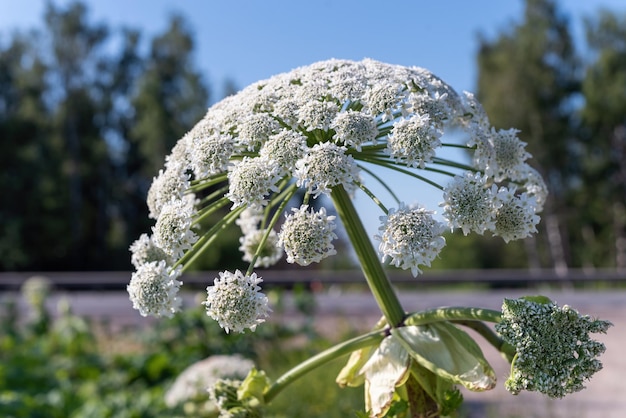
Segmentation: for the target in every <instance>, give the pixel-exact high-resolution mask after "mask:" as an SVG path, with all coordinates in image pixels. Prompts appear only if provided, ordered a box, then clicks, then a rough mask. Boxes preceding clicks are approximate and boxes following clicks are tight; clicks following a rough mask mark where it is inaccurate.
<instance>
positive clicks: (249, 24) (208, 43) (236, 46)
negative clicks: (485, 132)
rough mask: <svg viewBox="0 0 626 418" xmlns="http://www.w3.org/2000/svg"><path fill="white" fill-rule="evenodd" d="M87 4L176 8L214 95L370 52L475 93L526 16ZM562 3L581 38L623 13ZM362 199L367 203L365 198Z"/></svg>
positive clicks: (448, 3)
mask: <svg viewBox="0 0 626 418" xmlns="http://www.w3.org/2000/svg"><path fill="white" fill-rule="evenodd" d="M55 3H56V4H60V5H64V4H67V3H69V2H68V1H65V0H62V1H61V0H57V1H55ZM85 3H86V4H87V5H88V7H89V10H90V18H91V20H92V21H95V22H98V21H102V22H104V23H107V24H108V25H109V26H111V27H112V28H119V27H121V26H124V25H126V26H130V27H135V28H140V29H142V30H143V32H144V33H145V34H146V35H149V36H152V35H154V34H157V33H159V32H161V31H163V30H164V29H165V28H166V25H167V21H168V16H169V15H170V14H171V13H172V12H179V13H180V14H182V15H183V16H184V17H185V18H186V19H187V21H188V23H189V24H190V26H191V28H192V29H193V31H194V34H195V37H196V43H197V44H196V47H197V56H196V59H197V66H198V67H199V68H200V69H201V70H202V71H203V73H204V74H205V77H206V80H207V81H208V82H209V83H210V84H211V86H212V87H213V91H214V94H213V98H214V99H216V98H217V97H218V96H220V94H221V92H220V88H221V86H222V84H223V81H224V80H225V79H227V78H230V79H232V80H233V81H234V82H235V83H236V85H238V86H239V87H244V86H246V85H248V84H250V83H252V82H254V81H257V80H260V79H265V78H268V77H271V76H272V75H274V74H277V73H281V72H285V71H289V70H291V69H293V68H295V67H299V66H302V65H307V64H310V63H313V62H315V61H319V60H324V59H328V58H343V59H354V60H360V59H362V58H365V57H368V58H373V59H376V60H380V61H385V62H389V63H393V64H401V65H417V66H421V67H425V68H427V69H429V70H430V71H432V72H434V73H435V74H436V75H438V76H439V77H441V78H442V79H443V80H445V81H446V82H448V83H449V84H450V85H452V87H454V88H455V89H456V90H458V91H462V90H469V91H473V90H474V86H475V78H476V65H475V55H476V50H477V48H478V34H479V33H481V34H483V35H485V36H487V37H493V36H495V35H496V34H498V33H499V32H500V31H502V30H506V29H507V28H509V27H511V25H512V23H513V22H515V21H519V20H520V19H521V18H522V13H523V5H524V2H523V1H522V0H473V1H467V0H464V1H452V0H438V1H432V0H431V1H425V0H396V1H393V2H384V1H380V0H377V1H374V0H336V1H333V0H318V1H312V0H309V1H305V0H265V1H263V0H219V1H218V0H204V1H200V0H197V1H192V0H181V1H166V0H125V1H120V0H91V1H85ZM45 4H46V1H45V0H0V34H2V35H5V36H6V34H7V33H10V31H12V30H15V29H25V28H31V27H33V26H35V25H40V24H41V21H42V13H43V9H44V6H45ZM559 5H560V9H561V11H562V12H564V13H565V14H566V15H568V16H569V18H570V21H571V25H572V26H571V28H572V31H573V34H574V36H575V38H576V39H578V40H579V41H580V40H582V38H583V29H582V23H581V22H582V20H581V18H582V16H584V15H589V14H592V13H594V12H595V11H596V10H598V9H599V8H601V7H605V8H609V9H611V10H614V11H621V12H626V3H625V2H624V0H597V1H593V0H561V1H560V2H559ZM0 39H2V38H1V37H0ZM146 39H147V37H146ZM399 181H406V180H405V179H399ZM404 189H405V192H406V196H407V203H415V202H413V201H418V202H419V203H422V204H424V205H425V206H427V207H429V208H430V209H436V206H437V203H438V201H439V200H440V199H439V197H438V196H435V195H433V194H432V193H430V192H429V191H427V190H426V191H423V190H422V189H420V188H418V186H413V185H411V186H410V187H405V188H404ZM431 191H432V190H431ZM415 196H418V197H419V198H418V199H415V198H414V197H415ZM412 200H413V201H412ZM363 207H365V208H366V209H365V210H368V209H367V208H368V206H367V204H365V205H364V206H363ZM369 209H372V210H373V209H375V208H369ZM375 224H376V222H373V223H372V224H371V225H375ZM372 228H373V227H372ZM373 230H375V228H373Z"/></svg>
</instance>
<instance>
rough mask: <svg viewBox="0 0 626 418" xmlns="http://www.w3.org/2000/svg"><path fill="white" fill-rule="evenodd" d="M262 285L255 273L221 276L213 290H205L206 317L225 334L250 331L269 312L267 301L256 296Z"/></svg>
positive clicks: (260, 295)
mask: <svg viewBox="0 0 626 418" xmlns="http://www.w3.org/2000/svg"><path fill="white" fill-rule="evenodd" d="M262 281H263V280H262V279H261V278H260V277H257V275H256V273H252V274H251V275H244V274H243V273H242V272H241V271H239V270H235V272H234V273H231V272H229V271H224V272H221V273H220V276H219V277H218V278H216V279H215V280H214V283H213V286H209V287H207V299H206V301H205V302H203V303H204V305H205V306H206V312H207V315H209V316H210V317H211V318H213V319H214V320H216V321H217V323H218V324H219V325H220V326H221V327H222V328H224V330H226V332H230V331H231V330H232V331H234V332H240V333H242V332H243V331H244V330H245V329H246V328H249V329H250V330H252V331H254V330H255V329H256V327H257V325H258V324H260V323H262V322H265V319H266V318H267V317H268V316H269V312H271V309H270V308H269V306H268V300H267V297H266V296H265V295H264V294H263V293H261V292H260V290H261V288H260V287H259V283H261V282H262Z"/></svg>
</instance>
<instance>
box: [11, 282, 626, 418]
mask: <svg viewBox="0 0 626 418" xmlns="http://www.w3.org/2000/svg"><path fill="white" fill-rule="evenodd" d="M537 293H541V294H545V295H546V296H549V297H550V298H551V299H553V300H554V301H556V302H557V303H559V304H560V305H563V304H568V305H570V306H572V307H573V308H575V309H577V310H578V311H580V312H581V313H583V314H588V315H591V316H593V317H598V318H601V319H605V320H609V321H611V322H612V323H613V324H614V326H613V327H612V328H610V329H609V332H608V333H607V334H606V335H597V336H596V338H597V339H598V340H600V341H602V342H603V343H604V344H605V345H606V347H607V351H606V353H604V354H603V356H602V357H601V360H602V362H603V364H604V369H603V370H601V371H600V372H599V373H598V374H596V375H595V376H594V378H593V379H592V380H591V381H589V382H588V384H587V389H586V390H584V391H582V392H579V393H576V394H573V395H570V396H568V397H566V398H565V399H562V400H550V399H548V398H546V397H544V396H542V395H538V394H534V393H523V394H521V395H518V396H512V395H510V394H509V393H507V392H506V390H505V389H504V387H503V386H504V385H503V382H504V380H505V379H506V376H507V374H508V369H509V367H508V363H506V362H505V361H504V360H502V358H501V357H500V355H499V354H498V353H497V352H496V350H494V349H493V348H492V347H491V346H489V345H486V344H483V343H482V339H480V338H478V341H479V343H480V344H481V346H482V347H483V351H484V353H485V356H486V357H487V359H488V360H489V361H490V363H491V365H492V366H493V367H494V369H495V370H496V373H497V376H498V385H497V387H496V389H494V390H492V391H489V392H487V393H478V394H477V393H469V392H467V393H464V395H465V398H466V399H467V401H468V403H469V404H470V405H472V411H473V412H472V414H473V415H472V418H474V417H476V418H478V417H514V416H516V417H525V418H534V417H536V418H546V417H553V418H561V417H567V418H595V417H603V418H622V417H624V416H626V412H625V411H626V376H625V373H626V356H625V355H622V349H623V347H624V345H626V291H621V290H606V291H584V292H580V291H560V290H546V291H545V292H537V291H528V290H501V291H485V292H476V291H450V292H444V291H423V292H420V293H416V292H406V291H404V292H399V297H400V300H401V302H402V305H403V306H404V307H405V309H406V310H407V311H417V310H422V309H428V308H435V307H441V306H474V307H484V308H491V309H499V308H500V306H501V304H502V300H503V299H504V298H505V297H508V298H513V297H519V296H524V295H527V294H537ZM9 297H18V299H19V295H17V294H15V293H12V294H9V293H4V294H0V298H9ZM201 297H202V295H198V294H191V293H186V294H184V298H185V301H186V303H188V304H194V303H199V300H200V299H201ZM62 298H63V299H65V300H67V301H68V302H69V303H70V305H71V306H72V310H73V312H74V313H76V314H78V315H85V316H87V317H91V318H93V319H96V320H107V321H109V322H110V323H111V324H113V325H114V326H127V325H138V326H149V325H150V324H152V323H153V322H154V319H151V318H150V319H147V318H143V317H141V316H140V315H139V314H138V312H137V311H135V310H133V309H132V306H131V303H130V302H129V300H128V295H127V294H126V293H125V292H71V293H66V294H62V293H58V294H55V295H54V297H51V298H50V300H49V303H50V308H51V309H54V306H56V304H57V302H58V301H59V300H60V299H62ZM280 302H281V304H282V305H283V306H284V310H283V311H282V312H278V310H277V309H275V311H276V312H275V314H274V315H273V316H272V319H271V320H273V321H278V320H281V321H290V322H291V323H293V324H294V325H296V326H297V325H298V322H302V321H304V320H305V319H306V318H304V317H303V316H302V315H301V314H299V313H298V312H297V310H296V309H295V308H294V300H293V297H292V295H291V294H290V293H285V294H282V296H281V301H280ZM315 302H316V306H317V310H316V314H315V317H314V318H312V319H313V320H314V321H315V324H316V327H317V329H318V330H319V331H320V332H323V333H325V334H327V335H329V337H331V338H332V337H333V336H336V335H338V334H340V333H341V331H342V330H346V331H347V330H351V329H359V330H364V331H365V330H367V329H369V327H371V326H372V325H373V324H374V323H375V322H376V321H377V320H378V318H379V317H380V311H379V310H378V308H377V306H376V304H375V301H374V299H373V298H372V296H371V295H370V294H369V293H357V292H348V293H346V292H343V291H341V289H340V288H333V287H330V288H328V289H324V290H322V291H319V292H316V293H315ZM19 304H20V306H21V307H25V305H24V303H23V301H21V300H20V301H19Z"/></svg>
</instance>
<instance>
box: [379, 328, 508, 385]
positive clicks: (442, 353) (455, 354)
mask: <svg viewBox="0 0 626 418" xmlns="http://www.w3.org/2000/svg"><path fill="white" fill-rule="evenodd" d="M391 335H392V336H393V337H394V339H396V340H397V341H398V342H399V343H400V344H402V346H403V347H404V348H405V349H406V350H407V351H408V352H409V354H410V355H411V357H412V358H413V359H415V361H417V362H418V363H419V364H420V365H421V366H423V367H425V368H426V369H428V370H430V371H431V372H433V373H435V374H436V375H437V376H439V377H442V378H444V379H448V380H450V381H452V382H454V383H458V384H461V385H463V386H465V387H466V388H467V389H469V390H472V391H484V390H489V389H493V387H494V386H495V384H496V376H495V372H494V371H493V369H492V368H491V366H490V365H489V363H488V362H487V360H486V359H485V357H484V356H483V353H482V350H481V349H480V347H479V346H478V344H476V342H475V341H474V340H473V339H472V338H471V337H470V336H469V335H467V333H465V332H463V331H461V330H460V329H458V328H457V327H455V326H454V325H452V324H451V323H449V322H437V323H433V324H429V325H419V326H407V327H401V328H394V329H392V330H391ZM431 390H432V389H431Z"/></svg>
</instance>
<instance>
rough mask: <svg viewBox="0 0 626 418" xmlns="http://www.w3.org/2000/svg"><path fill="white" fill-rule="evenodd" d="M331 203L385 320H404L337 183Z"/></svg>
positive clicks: (370, 244) (361, 224) (402, 312)
mask: <svg viewBox="0 0 626 418" xmlns="http://www.w3.org/2000/svg"><path fill="white" fill-rule="evenodd" d="M331 197H332V199H333V203H334V204H335V208H336V209H337V213H338V214H339V218H341V221H342V222H343V224H344V227H345V229H346V233H347V234H348V237H349V238H350V242H351V243H352V245H353V246H354V250H355V252H356V255H357V257H358V259H359V262H360V266H361V270H362V271H363V274H364V275H365V280H366V281H367V284H368V286H369V287H370V290H371V291H372V295H373V296H374V298H375V299H376V303H378V306H379V307H380V310H381V311H382V313H383V315H384V316H385V318H386V319H387V322H388V323H389V324H390V325H391V326H392V327H395V326H399V325H400V324H402V321H403V319H404V310H403V309H402V305H401V304H400V300H399V299H398V296H397V295H396V293H395V291H394V290H393V287H392V286H391V282H390V281H389V278H388V277H387V275H386V274H385V270H384V269H383V266H382V264H381V262H380V261H379V258H378V254H377V253H376V251H375V250H374V248H373V247H372V243H371V241H370V240H369V238H368V236H367V232H366V231H365V227H364V226H363V223H362V222H361V218H360V217H359V214H358V213H357V211H356V208H355V207H354V204H353V203H352V200H351V199H350V196H349V195H348V193H347V192H346V190H345V189H344V188H343V187H342V186H341V185H339V186H337V187H335V188H334V189H333V192H332V193H331Z"/></svg>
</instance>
